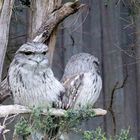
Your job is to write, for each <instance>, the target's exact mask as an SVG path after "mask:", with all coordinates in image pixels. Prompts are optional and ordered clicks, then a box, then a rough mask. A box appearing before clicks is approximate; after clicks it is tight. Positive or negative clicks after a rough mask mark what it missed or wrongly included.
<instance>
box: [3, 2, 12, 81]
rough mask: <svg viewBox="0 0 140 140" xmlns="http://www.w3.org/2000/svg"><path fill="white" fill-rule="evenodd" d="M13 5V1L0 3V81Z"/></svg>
mask: <svg viewBox="0 0 140 140" xmlns="http://www.w3.org/2000/svg"><path fill="white" fill-rule="evenodd" d="M13 4H14V0H5V1H3V3H2V1H1V5H0V80H1V77H2V69H3V63H4V57H5V53H6V49H7V43H8V35H9V26H10V19H11V14H12V8H13Z"/></svg>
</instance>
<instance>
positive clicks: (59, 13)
mask: <svg viewBox="0 0 140 140" xmlns="http://www.w3.org/2000/svg"><path fill="white" fill-rule="evenodd" d="M83 6H84V4H80V2H79V0H76V1H75V2H68V3H66V4H64V5H63V6H61V7H60V8H59V9H58V10H55V11H54V12H53V13H52V14H50V15H49V17H47V21H45V22H43V24H42V25H41V27H40V28H39V30H38V31H37V33H36V34H35V35H34V39H33V41H34V42H45V41H48V39H49V37H50V35H51V33H52V31H53V30H54V29H55V27H57V26H58V24H59V23H60V22H62V21H63V20H64V19H65V18H66V17H68V16H70V15H72V14H74V13H76V12H77V11H78V10H79V9H81V8H82V7H83Z"/></svg>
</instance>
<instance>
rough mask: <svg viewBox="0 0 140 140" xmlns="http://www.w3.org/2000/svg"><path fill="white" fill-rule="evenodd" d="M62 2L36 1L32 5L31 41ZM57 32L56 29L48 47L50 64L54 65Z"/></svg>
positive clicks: (60, 0) (52, 0)
mask: <svg viewBox="0 0 140 140" xmlns="http://www.w3.org/2000/svg"><path fill="white" fill-rule="evenodd" d="M61 3H62V0H42V1H40V0H35V1H33V3H32V6H31V7H32V8H31V10H30V17H29V41H30V40H32V39H33V37H34V36H33V35H34V34H35V33H36V32H37V31H38V29H39V28H40V27H41V25H42V23H43V22H44V20H46V21H47V17H48V16H49V15H50V14H51V13H52V12H53V11H54V10H55V9H58V8H59V7H60V6H61ZM56 32H57V29H56V28H55V29H54V31H53V32H52V34H51V36H50V39H49V42H47V45H48V46H49V54H50V57H49V58H50V64H51V65H52V61H53V53H54V49H55V44H56Z"/></svg>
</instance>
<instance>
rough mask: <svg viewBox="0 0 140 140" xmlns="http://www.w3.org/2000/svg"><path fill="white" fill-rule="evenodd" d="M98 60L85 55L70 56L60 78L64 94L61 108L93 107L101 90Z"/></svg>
mask: <svg viewBox="0 0 140 140" xmlns="http://www.w3.org/2000/svg"><path fill="white" fill-rule="evenodd" d="M98 64H99V62H98V59H97V58H95V57H94V56H93V55H90V54H87V53H80V54H76V55H74V56H72V57H71V58H70V60H69V61H68V63H67V65H66V68H65V72H64V75H63V78H62V83H63V86H64V87H65V89H66V94H65V95H64V97H63V107H64V108H66V109H68V108H75V109H77V108H80V107H86V106H93V105H94V103H95V102H96V101H97V99H98V97H99V95H100V91H101V89H102V80H101V76H100V75H99V69H98Z"/></svg>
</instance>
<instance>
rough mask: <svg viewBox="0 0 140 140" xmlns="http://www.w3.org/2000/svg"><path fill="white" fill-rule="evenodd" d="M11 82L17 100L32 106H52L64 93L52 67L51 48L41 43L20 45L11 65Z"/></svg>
mask: <svg viewBox="0 0 140 140" xmlns="http://www.w3.org/2000/svg"><path fill="white" fill-rule="evenodd" d="M8 84H9V87H10V90H11V92H12V94H13V98H14V103H15V104H20V105H24V106H29V107H33V106H43V107H52V105H53V103H55V104H57V103H59V100H60V96H61V93H62V92H64V87H63V86H62V85H61V83H60V82H59V81H58V80H57V79H56V78H55V77H54V75H53V72H52V70H51V68H50V66H49V62H48V47H47V46H46V45H45V44H42V43H26V44H24V45H22V46H21V47H20V48H19V50H18V51H17V52H16V54H15V57H14V59H13V61H12V63H11V65H10V68H9V72H8Z"/></svg>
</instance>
